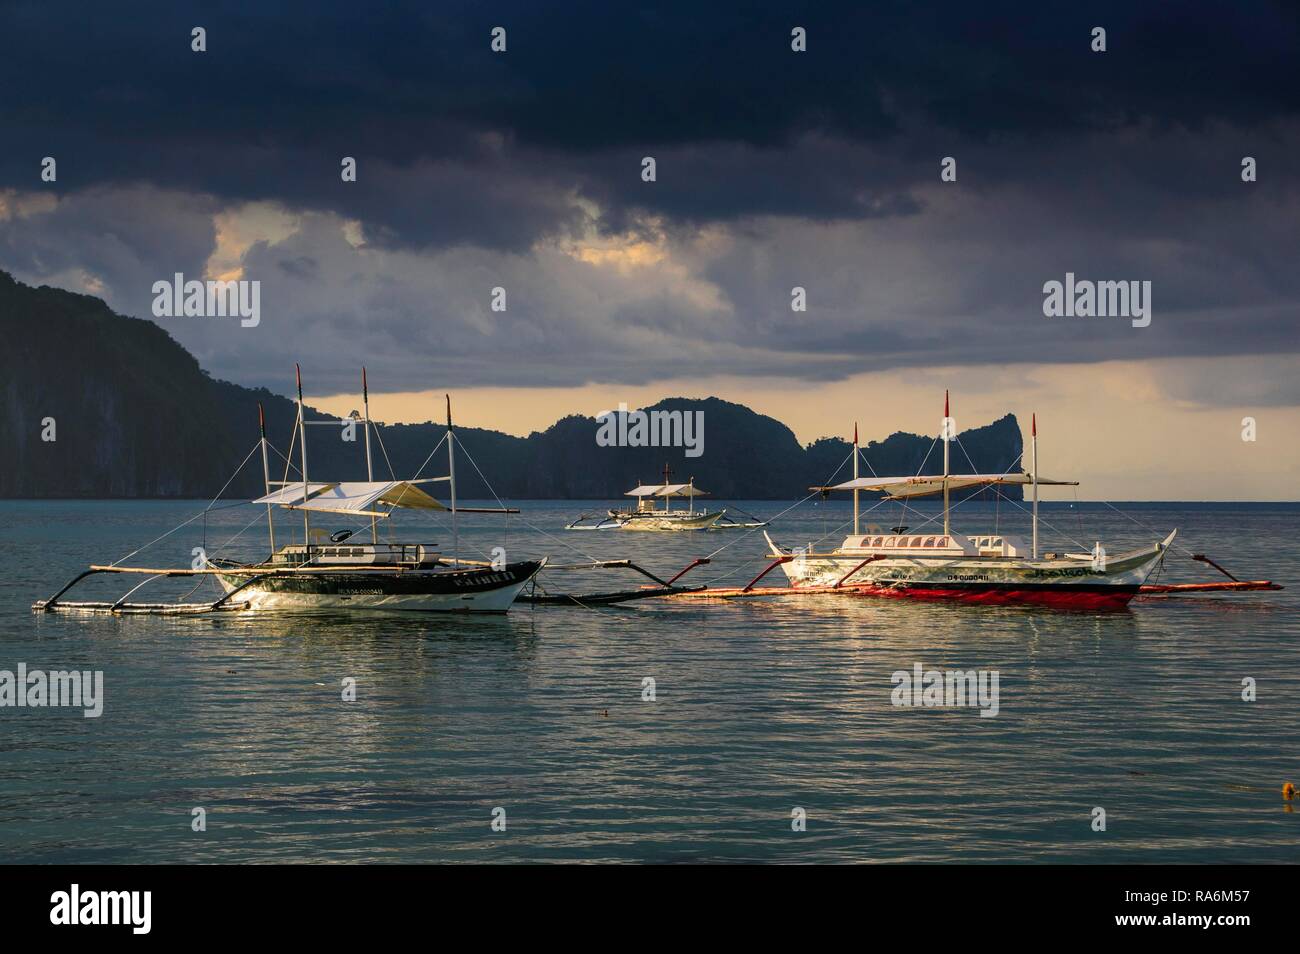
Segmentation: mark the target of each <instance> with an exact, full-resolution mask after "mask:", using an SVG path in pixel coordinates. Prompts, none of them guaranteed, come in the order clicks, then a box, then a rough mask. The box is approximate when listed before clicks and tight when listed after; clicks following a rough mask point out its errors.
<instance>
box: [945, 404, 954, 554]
mask: <svg viewBox="0 0 1300 954" xmlns="http://www.w3.org/2000/svg"><path fill="white" fill-rule="evenodd" d="M949 421H951V418H950V417H949V415H948V391H947V389H944V392H943V535H944V536H945V537H946V536H947V535H948V442H949V439H950V434H951V431H952V425H951V424H950V423H949Z"/></svg>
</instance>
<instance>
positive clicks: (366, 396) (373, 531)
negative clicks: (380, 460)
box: [361, 365, 392, 544]
mask: <svg viewBox="0 0 1300 954" xmlns="http://www.w3.org/2000/svg"><path fill="white" fill-rule="evenodd" d="M361 408H362V410H363V411H364V413H365V415H366V480H368V481H371V482H373V481H374V479H375V474H374V467H373V465H372V464H371V463H370V388H369V387H368V386H367V384H366V368H365V365H362V366H361ZM389 539H392V538H391V537H390V538H389ZM370 542H371V544H376V543H378V542H379V525H378V519H377V518H376V517H373V516H372V517H371V518H370Z"/></svg>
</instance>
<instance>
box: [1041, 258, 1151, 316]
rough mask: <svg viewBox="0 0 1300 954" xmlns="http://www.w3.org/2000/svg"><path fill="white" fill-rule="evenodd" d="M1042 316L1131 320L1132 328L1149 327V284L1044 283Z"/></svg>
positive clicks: (1071, 275) (1071, 274)
mask: <svg viewBox="0 0 1300 954" xmlns="http://www.w3.org/2000/svg"><path fill="white" fill-rule="evenodd" d="M1043 314H1044V315H1045V316H1047V317H1048V318H1131V319H1132V320H1133V327H1134V328H1145V327H1146V326H1147V325H1149V324H1151V282H1149V281H1142V282H1139V281H1119V282H1110V281H1106V282H1094V281H1091V280H1089V279H1086V278H1085V279H1080V280H1077V281H1076V280H1075V277H1074V272H1066V273H1065V281H1064V282H1063V283H1062V282H1058V281H1055V280H1053V281H1049V282H1044V283H1043Z"/></svg>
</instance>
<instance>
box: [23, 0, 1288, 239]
mask: <svg viewBox="0 0 1300 954" xmlns="http://www.w3.org/2000/svg"><path fill="white" fill-rule="evenodd" d="M1143 6H1144V5H1141V4H1131V3H1115V4H1090V5H1088V9H1087V10H1086V11H1085V10H1083V9H1060V8H1054V7H1052V6H1051V5H1034V4H1024V3H1004V4H996V3H994V4H969V3H955V2H954V3H944V4H930V5H920V4H903V3H898V4H883V3H882V4H825V3H808V4H789V3H780V4H776V3H757V4H744V5H735V6H725V5H723V6H720V5H702V4H697V3H676V4H671V3H670V4H655V5H650V6H644V7H635V8H629V7H627V6H626V5H622V4H610V3H604V2H601V3H577V4H565V5H561V6H554V5H547V4H537V3H495V4H491V5H483V4H473V3H461V4H457V3H451V4H437V5H430V4H427V3H415V2H412V3H406V4H401V3H398V4H382V5H365V4H354V3H334V4H330V3H316V4H311V5H303V6H300V7H292V6H290V7H283V6H279V5H261V6H254V5H247V4H235V3H226V4H213V5H207V6H204V7H203V8H201V9H197V10H194V11H186V10H184V9H182V8H180V7H178V6H177V5H175V4H172V3H135V4H132V5H131V7H130V8H129V9H128V10H123V9H122V8H116V7H113V6H111V5H99V4H93V5H92V4H85V5H78V6H73V7H63V8H60V10H59V12H58V13H55V12H54V11H52V10H51V9H50V8H48V7H46V6H44V5H41V4H19V5H16V6H8V7H6V8H5V10H4V12H3V13H0V16H2V17H3V18H4V21H5V22H4V26H5V29H4V31H3V40H2V41H0V42H2V43H3V55H2V56H0V88H3V89H4V90H5V91H6V94H5V96H4V97H3V100H2V101H0V128H3V129H4V135H5V137H6V140H7V142H6V143H5V148H4V150H3V154H2V155H0V184H2V185H7V186H11V187H19V188H29V187H31V186H32V185H33V183H34V181H35V172H36V169H37V165H36V164H37V162H38V161H39V158H40V157H41V156H44V155H56V156H57V157H59V159H60V162H61V168H60V183H61V187H62V188H63V189H76V188H79V187H84V186H86V185H90V184H96V183H103V182H122V181H132V180H146V181H149V182H151V183H153V184H155V185H159V186H164V187H171V188H179V189H186V190H191V191H200V192H207V193H210V194H213V195H216V196H219V197H222V198H227V199H264V198H271V199H275V200H278V201H282V202H286V203H289V204H291V205H294V206H297V207H301V208H306V209H330V210H334V211H337V212H339V213H340V214H343V215H346V216H349V217H355V218H360V219H361V220H362V221H363V222H364V223H365V224H366V225H367V227H368V228H369V230H370V234H371V235H372V236H373V237H374V238H375V239H376V240H380V241H384V242H386V243H390V244H411V245H417V246H418V245H426V244H433V245H440V244H454V243H459V242H473V243H478V244H483V245H485V246H488V247H498V248H514V249H521V248H526V247H528V245H529V244H530V243H531V242H532V241H533V240H535V239H536V238H537V237H539V236H542V235H546V234H551V233H557V232H558V233H563V232H565V231H567V230H570V229H572V228H576V227H579V226H580V225H581V224H582V223H581V222H578V221H575V217H574V213H573V211H572V209H571V208H569V207H568V206H567V205H566V204H565V203H564V202H563V201H561V198H562V196H563V195H564V194H566V193H567V192H569V191H570V190H574V189H576V190H577V191H578V192H579V193H581V194H583V195H587V196H589V197H591V198H593V199H595V200H596V201H597V202H599V203H600V204H601V207H602V209H603V210H604V211H605V214H606V215H607V217H608V221H607V222H605V223H604V224H605V225H606V226H607V227H616V228H617V227H622V226H624V225H626V224H627V223H628V222H629V221H631V217H630V216H629V211H635V210H648V211H651V212H654V213H658V214H664V215H668V216H670V217H684V218H686V219H689V220H692V221H699V220H701V219H703V220H708V219H734V218H737V217H743V216H746V215H750V214H754V213H764V212H775V213H781V214H804V215H809V216H812V217H815V218H850V219H852V218H862V217H869V216H874V215H882V214H886V215H888V214H906V213H910V212H915V211H916V210H917V206H916V203H915V200H914V199H913V198H912V197H910V195H909V194H908V190H909V187H910V186H911V185H912V184H913V183H915V182H916V181H918V180H921V179H924V178H928V177H930V176H931V175H932V174H933V163H934V161H935V159H936V158H937V157H938V156H941V155H945V154H952V153H954V152H956V151H957V150H958V149H959V148H960V147H961V146H962V145H963V144H964V143H967V142H970V143H978V142H984V141H988V140H990V139H995V138H998V137H1003V136H1010V137H1015V138H1022V139H1029V140H1040V139H1052V138H1060V137H1067V136H1070V135H1072V134H1076V133H1078V132H1081V131H1088V130H1091V131H1095V130H1098V129H1104V130H1115V129H1120V128H1126V127H1132V126H1135V125H1138V124H1143V123H1150V124H1154V125H1155V126H1157V127H1162V126H1189V127H1197V126H1200V125H1202V124H1205V123H1208V122H1213V121H1226V122H1230V123H1233V124H1237V125H1247V126H1250V125H1255V124H1259V123H1264V122H1267V121H1271V120H1276V119H1278V118H1280V117H1286V116H1292V115H1294V114H1295V113H1296V111H1297V109H1298V108H1300V84H1298V83H1296V82H1294V78H1295V68H1294V63H1295V60H1294V55H1295V50H1296V49H1297V46H1298V45H1300V27H1298V26H1297V24H1298V22H1300V13H1298V12H1297V9H1298V8H1296V7H1295V6H1294V5H1290V4H1285V3H1280V2H1278V3H1269V2H1256V3H1218V4H1212V3H1181V4H1176V5H1161V6H1159V7H1152V8H1151V9H1143ZM796 24H798V25H801V26H805V27H807V29H808V31H809V48H810V52H809V53H808V54H805V55H801V56H795V55H792V54H791V53H790V50H789V32H790V28H791V27H792V26H793V25H796ZM1097 24H1102V25H1104V26H1106V28H1107V30H1108V42H1109V51H1108V52H1107V53H1106V54H1105V55H1104V56H1097V55H1096V54H1093V53H1091V52H1090V51H1089V49H1088V40H1089V30H1090V29H1091V27H1092V26H1094V25H1097ZM194 25H203V26H204V27H205V28H206V29H207V31H208V52H207V53H204V54H196V53H192V52H191V51H190V49H189V31H190V28H191V27H192V26H194ZM495 25H502V26H505V27H506V28H507V30H508V36H509V51H508V52H507V53H506V54H505V55H495V54H493V53H492V52H491V51H490V50H489V48H488V39H489V31H490V29H491V28H492V27H493V26H495ZM809 136H812V137H814V139H813V140H812V141H815V142H822V143H827V142H834V141H842V142H846V143H848V144H852V143H881V142H886V141H888V142H889V143H890V149H889V153H890V155H891V156H893V157H895V158H894V162H893V163H892V164H891V165H892V167H891V168H889V169H884V170H882V169H875V168H861V167H859V166H857V165H855V164H854V162H853V161H852V159H853V151H852V149H851V148H850V149H838V150H837V149H835V148H834V147H833V146H824V147H823V150H822V151H823V153H824V155H821V156H820V157H819V156H818V155H816V154H815V151H810V150H808V149H807V148H804V149H799V148H798V144H799V143H800V142H801V141H806V137H809ZM643 154H653V155H656V157H658V158H661V159H662V160H663V161H664V163H665V166H664V167H663V168H662V170H661V177H660V181H659V182H658V183H657V184H656V186H657V187H656V188H654V189H646V188H644V183H642V182H641V181H640V179H639V175H638V173H639V159H640V156H641V155H643ZM344 155H351V156H356V157H357V158H358V160H359V161H360V162H361V177H360V180H359V181H358V183H356V185H355V186H352V187H348V188H342V187H341V183H340V182H339V176H338V171H339V166H338V163H339V159H340V158H341V157H342V156H344ZM1167 174H1168V176H1170V177H1172V178H1173V179H1175V180H1177V179H1178V178H1179V174H1178V170H1177V169H1172V170H1167Z"/></svg>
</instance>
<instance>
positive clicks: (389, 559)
mask: <svg viewBox="0 0 1300 954" xmlns="http://www.w3.org/2000/svg"><path fill="white" fill-rule="evenodd" d="M271 562H272V563H282V564H286V565H289V566H301V565H303V564H306V563H310V564H311V565H312V566H407V567H417V566H428V565H432V564H435V563H437V562H438V551H437V549H436V548H435V547H434V546H433V545H432V544H423V543H367V544H356V545H354V544H350V543H325V544H318V543H314V544H312V545H311V546H309V547H305V546H303V545H302V544H292V545H290V546H287V547H281V548H280V549H279V550H277V551H276V553H275V556H273V557H272V558H271Z"/></svg>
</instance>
